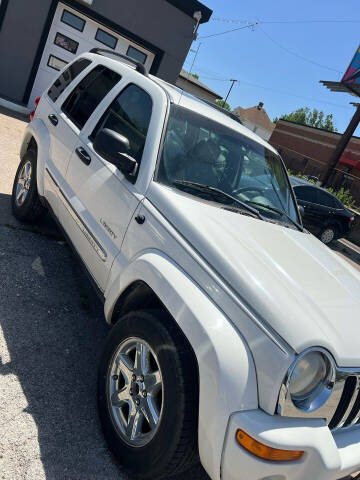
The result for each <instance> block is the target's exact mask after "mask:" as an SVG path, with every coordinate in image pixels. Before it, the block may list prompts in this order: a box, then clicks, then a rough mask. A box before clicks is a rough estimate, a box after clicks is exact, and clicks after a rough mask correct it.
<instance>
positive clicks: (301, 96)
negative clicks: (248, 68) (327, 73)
mask: <svg viewBox="0 0 360 480" xmlns="http://www.w3.org/2000/svg"><path fill="white" fill-rule="evenodd" d="M197 70H199V71H200V72H201V71H203V69H201V68H199V67H198V68H197ZM201 79H205V80H213V81H217V82H229V81H230V79H229V78H219V77H212V76H208V75H203V74H201ZM242 83H243V84H245V85H249V86H250V87H256V88H262V89H264V90H270V91H272V92H275V93H279V94H281V95H287V96H290V97H296V98H301V99H304V100H309V101H311V102H317V103H323V104H326V105H331V106H333V107H339V108H345V109H346V110H350V107H348V106H346V105H339V104H338V103H333V102H327V101H326V100H317V99H316V98H312V97H306V96H304V95H296V94H295V93H291V92H287V91H285V90H278V89H276V88H272V87H265V86H264V85H257V84H255V83H251V82H247V81H246V80H241V79H239V80H238V85H241V84H242Z"/></svg>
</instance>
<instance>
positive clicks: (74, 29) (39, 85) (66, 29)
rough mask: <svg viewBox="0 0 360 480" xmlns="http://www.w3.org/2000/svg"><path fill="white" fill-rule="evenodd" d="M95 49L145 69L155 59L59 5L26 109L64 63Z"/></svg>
mask: <svg viewBox="0 0 360 480" xmlns="http://www.w3.org/2000/svg"><path fill="white" fill-rule="evenodd" d="M116 8H120V7H116ZM96 47H98V48H105V49H110V50H114V52H118V53H122V54H126V55H128V56H130V57H132V58H135V59H136V60H138V61H140V62H142V63H143V64H144V65H145V67H146V68H147V69H150V67H151V65H152V62H153V60H154V58H155V55H154V54H153V53H152V52H150V51H148V50H146V49H144V48H143V47H142V46H140V45H137V44H135V43H134V42H132V41H130V40H128V39H127V38H125V37H122V36H121V35H119V34H118V33H116V32H114V31H112V30H110V29H108V28H106V27H105V26H103V25H101V24H100V23H98V22H95V21H94V20H92V19H90V18H89V17H87V16H86V15H83V14H82V13H80V12H78V11H76V10H74V9H72V8H70V7H68V6H67V5H64V4H62V3H59V5H58V7H57V9H56V12H55V15H54V19H53V22H52V25H51V28H50V32H49V35H48V39H47V42H46V45H45V48H44V51H43V55H42V58H41V62H40V65H39V69H38V72H37V75H36V78H35V82H34V86H33V89H32V93H31V95H30V99H29V108H31V109H32V107H33V105H34V101H35V98H36V97H39V96H41V95H42V93H43V92H44V91H45V90H46V89H47V88H48V86H49V85H50V84H51V83H52V82H53V81H54V80H55V78H56V76H58V75H59V71H60V70H62V69H63V68H64V67H65V66H66V64H67V63H69V62H72V61H73V60H74V58H75V57H76V56H77V55H80V54H81V53H84V52H88V51H90V50H91V49H92V48H96Z"/></svg>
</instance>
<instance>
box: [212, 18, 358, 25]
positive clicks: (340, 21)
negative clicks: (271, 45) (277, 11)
mask: <svg viewBox="0 0 360 480" xmlns="http://www.w3.org/2000/svg"><path fill="white" fill-rule="evenodd" d="M211 20H212V21H213V22H223V23H243V24H245V23H251V22H249V21H248V20H236V19H232V18H212V19H211ZM258 23H261V24H265V23H267V24H297V23H298V24H301V23H302V24H304V23H360V20H265V21H262V20H259V21H258Z"/></svg>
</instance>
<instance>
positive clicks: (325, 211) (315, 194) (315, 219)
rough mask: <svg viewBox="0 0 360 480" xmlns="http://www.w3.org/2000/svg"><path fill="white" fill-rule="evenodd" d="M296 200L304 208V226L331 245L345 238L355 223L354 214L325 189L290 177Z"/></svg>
mask: <svg viewBox="0 0 360 480" xmlns="http://www.w3.org/2000/svg"><path fill="white" fill-rule="evenodd" d="M290 181H291V184H292V186H293V188H294V192H295V196H296V200H297V202H298V204H299V205H300V206H302V207H303V208H304V215H303V219H302V220H303V224H304V227H305V228H307V229H308V230H309V231H310V232H311V233H313V234H314V235H316V236H317V237H319V238H320V240H321V241H322V242H323V243H325V244H327V245H328V244H329V243H331V242H332V241H333V240H335V239H338V238H342V237H345V236H346V235H347V234H348V233H349V232H350V229H351V227H352V225H353V223H354V220H355V217H354V214H353V213H352V212H351V211H350V210H348V209H347V208H346V207H345V206H344V205H343V204H342V203H341V202H340V200H338V199H337V198H336V197H335V196H334V195H332V194H331V193H329V192H328V191H327V190H325V189H324V188H321V187H319V186H317V185H315V184H313V183H310V182H307V181H306V180H302V179H301V178H296V177H290Z"/></svg>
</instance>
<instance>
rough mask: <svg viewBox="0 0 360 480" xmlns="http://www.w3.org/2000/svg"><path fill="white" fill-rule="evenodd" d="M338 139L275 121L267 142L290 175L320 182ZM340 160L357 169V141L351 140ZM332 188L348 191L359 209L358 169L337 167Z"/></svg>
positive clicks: (359, 159) (359, 143)
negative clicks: (304, 176) (299, 174)
mask: <svg viewBox="0 0 360 480" xmlns="http://www.w3.org/2000/svg"><path fill="white" fill-rule="evenodd" d="M340 136H341V135H340V134H339V133H334V132H328V131H325V130H321V129H318V128H313V127H307V126H305V125H299V124H297V123H293V122H289V121H287V120H279V121H278V122H277V124H276V127H275V129H274V131H273V133H272V135H271V137H270V139H269V142H270V143H271V144H272V145H273V146H274V147H275V148H276V149H277V150H278V151H279V153H280V154H281V156H282V158H283V159H284V162H285V165H286V166H287V168H289V169H290V170H291V171H293V172H294V173H299V172H301V173H304V174H306V175H315V176H316V177H319V178H320V179H321V178H322V175H323V173H324V171H325V169H326V165H327V163H328V162H329V160H330V158H331V155H332V152H333V150H334V148H335V146H336V145H337V142H338V141H339V139H340ZM343 157H345V158H347V159H350V160H353V161H355V162H359V163H358V164H359V167H360V138H359V137H352V139H351V140H350V142H349V145H348V147H347V148H346V150H345V152H344V154H343ZM334 186H335V187H341V186H343V187H344V188H349V190H350V191H351V194H352V195H353V197H354V199H355V201H356V203H357V205H360V169H359V168H354V167H352V166H349V165H348V164H345V163H339V164H338V168H337V172H336V175H335V177H334Z"/></svg>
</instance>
